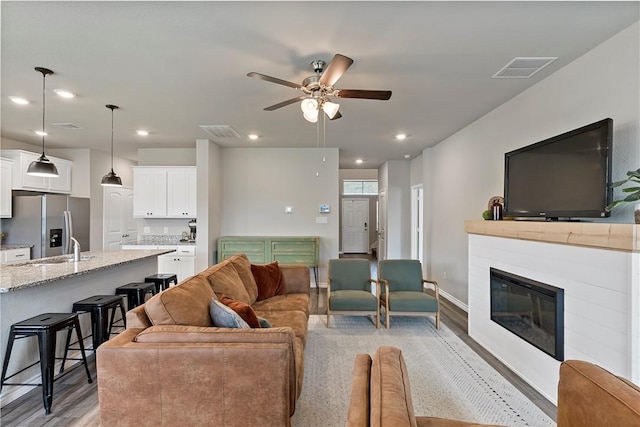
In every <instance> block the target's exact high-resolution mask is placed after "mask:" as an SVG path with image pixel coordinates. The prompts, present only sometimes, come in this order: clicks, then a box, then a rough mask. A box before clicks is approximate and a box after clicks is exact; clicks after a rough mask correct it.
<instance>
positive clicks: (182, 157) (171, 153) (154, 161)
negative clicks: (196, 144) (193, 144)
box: [137, 148, 196, 166]
mask: <svg viewBox="0 0 640 427" xmlns="http://www.w3.org/2000/svg"><path fill="white" fill-rule="evenodd" d="M195 164H196V149H195V148H139V149H138V164H137V166H195Z"/></svg>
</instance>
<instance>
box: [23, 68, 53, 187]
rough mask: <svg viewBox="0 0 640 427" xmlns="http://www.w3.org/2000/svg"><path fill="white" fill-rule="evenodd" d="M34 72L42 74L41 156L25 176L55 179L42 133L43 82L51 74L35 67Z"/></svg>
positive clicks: (30, 165)
mask: <svg viewBox="0 0 640 427" xmlns="http://www.w3.org/2000/svg"><path fill="white" fill-rule="evenodd" d="M35 70H36V71H37V72H39V73H42V131H41V132H40V133H39V135H40V136H42V155H41V156H40V157H39V158H38V160H34V161H33V162H31V163H30V164H29V168H27V174H28V175H33V176H41V177H45V178H55V177H57V176H58V169H57V168H56V165H54V164H53V162H51V160H49V159H47V156H45V154H44V136H45V135H46V134H47V133H46V132H45V131H44V113H45V108H44V107H45V94H46V89H45V81H46V79H47V75H49V74H53V71H51V70H50V69H48V68H43V67H36V68H35Z"/></svg>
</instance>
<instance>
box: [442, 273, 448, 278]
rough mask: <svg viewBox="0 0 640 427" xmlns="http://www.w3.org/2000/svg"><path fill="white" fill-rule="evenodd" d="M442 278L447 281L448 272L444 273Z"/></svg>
mask: <svg viewBox="0 0 640 427" xmlns="http://www.w3.org/2000/svg"><path fill="white" fill-rule="evenodd" d="M442 278H443V279H446V278H447V272H446V271H443V272H442Z"/></svg>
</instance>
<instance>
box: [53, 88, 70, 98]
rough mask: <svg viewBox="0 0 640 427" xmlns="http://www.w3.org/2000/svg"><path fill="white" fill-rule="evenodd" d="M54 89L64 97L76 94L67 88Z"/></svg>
mask: <svg viewBox="0 0 640 427" xmlns="http://www.w3.org/2000/svg"><path fill="white" fill-rule="evenodd" d="M53 91H54V92H55V93H57V94H58V96H60V97H62V98H75V95H74V94H73V93H71V92H69V91H68V90H66V89H54V90H53Z"/></svg>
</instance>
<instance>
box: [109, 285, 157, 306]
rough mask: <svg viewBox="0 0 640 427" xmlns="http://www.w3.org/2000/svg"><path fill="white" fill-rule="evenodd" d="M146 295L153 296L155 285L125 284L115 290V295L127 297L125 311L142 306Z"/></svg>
mask: <svg viewBox="0 0 640 427" xmlns="http://www.w3.org/2000/svg"><path fill="white" fill-rule="evenodd" d="M148 293H150V294H151V295H155V293H156V285H155V283H147V282H144V283H127V284H126V285H122V286H118V287H117V288H116V295H126V296H127V310H131V309H132V308H135V307H137V306H139V305H142V304H144V297H145V295H147V294H148Z"/></svg>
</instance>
